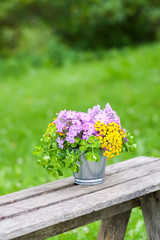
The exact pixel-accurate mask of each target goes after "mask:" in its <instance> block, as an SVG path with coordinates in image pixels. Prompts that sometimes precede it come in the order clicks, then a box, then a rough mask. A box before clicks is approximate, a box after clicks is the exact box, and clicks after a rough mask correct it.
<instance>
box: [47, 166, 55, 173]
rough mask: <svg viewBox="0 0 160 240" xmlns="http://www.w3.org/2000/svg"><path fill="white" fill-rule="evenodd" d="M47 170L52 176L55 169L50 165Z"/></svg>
mask: <svg viewBox="0 0 160 240" xmlns="http://www.w3.org/2000/svg"><path fill="white" fill-rule="evenodd" d="M46 170H47V171H48V173H49V174H52V173H53V171H54V167H53V166H52V165H48V166H47V167H46Z"/></svg>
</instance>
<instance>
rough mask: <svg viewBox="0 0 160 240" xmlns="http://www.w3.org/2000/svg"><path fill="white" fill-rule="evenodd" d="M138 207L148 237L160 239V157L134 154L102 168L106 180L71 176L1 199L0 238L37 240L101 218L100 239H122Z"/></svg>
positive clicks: (152, 239)
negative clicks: (81, 181) (88, 182)
mask: <svg viewBox="0 0 160 240" xmlns="http://www.w3.org/2000/svg"><path fill="white" fill-rule="evenodd" d="M138 206H141V208H142V212H143V216H144V220H145V225H146V229H147V233H148V237H149V239H150V240H160V159H159V158H151V157H137V158H134V159H130V160H127V161H124V162H120V163H117V164H113V165H110V166H107V167H106V175H105V182H104V183H103V184H100V185H95V186H81V185H75V184H74V180H73V177H69V178H66V179H62V180H58V181H55V182H51V183H47V184H44V185H41V186H37V187H33V188H30V189H26V190H22V191H19V192H16V193H12V194H8V195H4V196H1V197H0V240H8V239H17V240H18V239H19V240H20V239H23V240H24V239H26V240H29V239H31V240H34V239H37V240H41V239H45V238H48V237H51V236H55V235H58V234H60V233H63V232H66V231H68V230H71V229H74V228H77V227H80V226H83V225H85V224H88V223H91V222H94V221H97V220H102V222H101V227H100V231H99V235H98V240H102V239H103V240H104V239H105V240H111V239H112V240H122V239H124V235H125V231H126V227H127V223H128V220H129V216H130V213H131V210H132V208H134V207H138Z"/></svg>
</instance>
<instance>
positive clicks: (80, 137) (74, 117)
mask: <svg viewBox="0 0 160 240" xmlns="http://www.w3.org/2000/svg"><path fill="white" fill-rule="evenodd" d="M135 149H136V144H134V143H133V136H131V134H130V133H129V132H128V131H126V130H125V129H124V128H122V126H121V123H120V118H119V117H118V115H117V114H116V112H115V111H113V110H112V108H111V106H110V105H109V103H107V104H106V106H105V108H104V109H103V110H102V109H101V108H100V106H99V105H97V106H94V107H93V108H92V109H88V112H87V113H84V112H76V111H67V110H64V111H61V112H60V113H58V114H57V118H54V119H53V122H52V123H50V124H49V125H48V128H47V130H46V132H45V133H44V135H43V137H42V138H41V144H40V145H37V146H35V151H34V154H35V155H36V157H37V160H38V163H39V164H40V165H41V166H43V167H44V168H46V170H47V171H48V173H51V174H53V175H54V174H57V173H58V174H59V175H60V176H62V175H63V171H62V169H63V168H64V167H68V168H70V169H71V170H72V171H73V172H78V171H79V167H80V165H81V164H82V162H81V160H80V158H79V157H80V155H81V154H82V153H85V157H86V159H87V160H88V161H97V162H98V161H99V160H100V157H99V155H100V154H99V153H100V151H103V154H104V155H105V156H106V157H107V159H108V160H110V159H111V158H113V157H115V156H118V155H119V153H120V152H122V151H135Z"/></svg>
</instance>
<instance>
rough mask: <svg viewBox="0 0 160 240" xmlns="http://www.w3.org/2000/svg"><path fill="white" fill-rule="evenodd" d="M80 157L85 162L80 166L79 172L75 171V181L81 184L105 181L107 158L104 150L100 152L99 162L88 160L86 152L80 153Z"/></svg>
mask: <svg viewBox="0 0 160 240" xmlns="http://www.w3.org/2000/svg"><path fill="white" fill-rule="evenodd" d="M80 159H81V161H82V162H83V165H81V167H80V168H79V172H78V173H73V175H74V180H75V183H76V184H81V185H95V184H100V183H103V182H104V175H105V169H106V160H107V158H106V156H104V155H103V151H101V152H100V161H99V162H92V161H87V160H86V158H85V153H83V154H81V155H80Z"/></svg>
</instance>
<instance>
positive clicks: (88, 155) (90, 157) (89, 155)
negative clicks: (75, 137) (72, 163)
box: [85, 152, 92, 161]
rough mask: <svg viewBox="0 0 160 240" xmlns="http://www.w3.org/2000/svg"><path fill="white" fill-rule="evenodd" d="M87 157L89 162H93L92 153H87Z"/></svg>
mask: <svg viewBox="0 0 160 240" xmlns="http://www.w3.org/2000/svg"><path fill="white" fill-rule="evenodd" d="M85 157H86V159H87V160H88V161H91V160H92V153H91V152H87V153H86V154H85Z"/></svg>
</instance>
